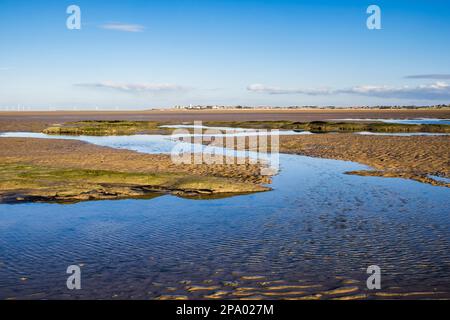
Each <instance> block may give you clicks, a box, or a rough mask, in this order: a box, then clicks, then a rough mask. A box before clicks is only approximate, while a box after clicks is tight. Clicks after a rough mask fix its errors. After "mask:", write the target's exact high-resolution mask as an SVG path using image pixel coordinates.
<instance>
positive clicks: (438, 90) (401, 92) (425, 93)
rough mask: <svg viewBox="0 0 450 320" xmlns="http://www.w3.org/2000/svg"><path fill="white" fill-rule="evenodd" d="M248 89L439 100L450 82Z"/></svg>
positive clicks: (257, 86)
mask: <svg viewBox="0 0 450 320" xmlns="http://www.w3.org/2000/svg"><path fill="white" fill-rule="evenodd" d="M247 89H248V90H249V91H252V92H259V93H267V94H306V95H331V94H354V95H362V96H370V97H380V98H396V99H417V100H439V99H450V84H448V83H446V82H436V83H432V84H425V85H419V86H401V87H392V86H356V87H352V88H348V89H338V90H330V89H316V90H314V89H282V88H278V87H270V86H265V85H261V84H253V85H250V86H248V87H247Z"/></svg>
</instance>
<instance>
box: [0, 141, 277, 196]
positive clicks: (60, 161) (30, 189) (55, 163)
mask: <svg viewBox="0 0 450 320" xmlns="http://www.w3.org/2000/svg"><path fill="white" fill-rule="evenodd" d="M0 166H2V172H1V174H0V199H2V198H3V200H5V199H6V200H7V201H10V200H11V199H12V200H14V199H16V200H17V201H28V200H30V199H31V201H32V200H33V199H35V200H36V201H37V200H43V201H44V202H45V199H47V200H49V199H55V200H65V201H71V200H98V199H117V198H127V197H138V196H143V195H147V193H151V192H154V191H162V192H166V193H174V194H179V195H181V196H183V195H185V196H188V195H208V194H209V195H213V194H228V193H230V194H233V193H246V192H258V191H265V190H268V188H266V187H263V186H261V185H260V184H261V183H268V182H270V178H268V177H263V176H261V175H260V167H259V166H257V165H252V164H232V165H219V164H217V165H216V164H214V165H195V164H192V165H176V164H174V163H173V162H172V160H171V158H170V156H169V155H150V154H141V153H137V152H133V151H128V150H116V149H112V148H107V147H100V146H96V145H91V144H88V143H84V142H81V141H68V140H45V139H28V138H26V139H22V138H0ZM30 166H31V167H30ZM83 170H85V171H83ZM86 170H87V171H86ZM95 170H97V171H105V172H96V171H95ZM66 177H67V180H64V179H65V178H66ZM83 177H86V178H85V179H83ZM143 181H145V183H144V182H143ZM146 191H148V192H146ZM61 194H64V195H61ZM27 199H28V200H27Z"/></svg>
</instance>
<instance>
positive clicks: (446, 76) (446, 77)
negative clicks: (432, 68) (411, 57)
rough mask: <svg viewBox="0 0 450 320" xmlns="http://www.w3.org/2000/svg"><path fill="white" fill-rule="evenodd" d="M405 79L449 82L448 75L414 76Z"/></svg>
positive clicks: (449, 76) (449, 75)
mask: <svg viewBox="0 0 450 320" xmlns="http://www.w3.org/2000/svg"><path fill="white" fill-rule="evenodd" d="M405 78H406V79H431V80H450V74H437V73H434V74H414V75H410V76H406V77H405Z"/></svg>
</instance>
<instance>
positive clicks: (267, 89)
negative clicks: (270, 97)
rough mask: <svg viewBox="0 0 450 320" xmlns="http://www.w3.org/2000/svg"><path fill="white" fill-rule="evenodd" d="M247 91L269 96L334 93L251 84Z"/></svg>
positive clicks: (321, 90) (327, 90)
mask: <svg viewBox="0 0 450 320" xmlns="http://www.w3.org/2000/svg"><path fill="white" fill-rule="evenodd" d="M247 90H249V91H252V92H260V93H268V94H306V95H311V96H317V95H327V94H331V93H333V92H332V91H331V90H329V89H292V88H280V87H271V86H266V85H263V84H251V85H249V86H248V87H247Z"/></svg>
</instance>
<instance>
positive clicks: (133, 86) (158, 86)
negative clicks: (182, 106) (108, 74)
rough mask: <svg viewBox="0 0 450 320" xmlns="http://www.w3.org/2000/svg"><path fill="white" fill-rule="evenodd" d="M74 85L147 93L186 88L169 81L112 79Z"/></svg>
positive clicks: (183, 89)
mask: <svg viewBox="0 0 450 320" xmlns="http://www.w3.org/2000/svg"><path fill="white" fill-rule="evenodd" d="M76 86H79V87H88V88H103V89H112V90H117V91H122V92H131V93H138V92H149V93H158V92H174V91H185V90H187V89H188V88H187V87H184V86H180V85H177V84H170V83H120V82H114V81H102V82H94V83H78V84H76Z"/></svg>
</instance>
